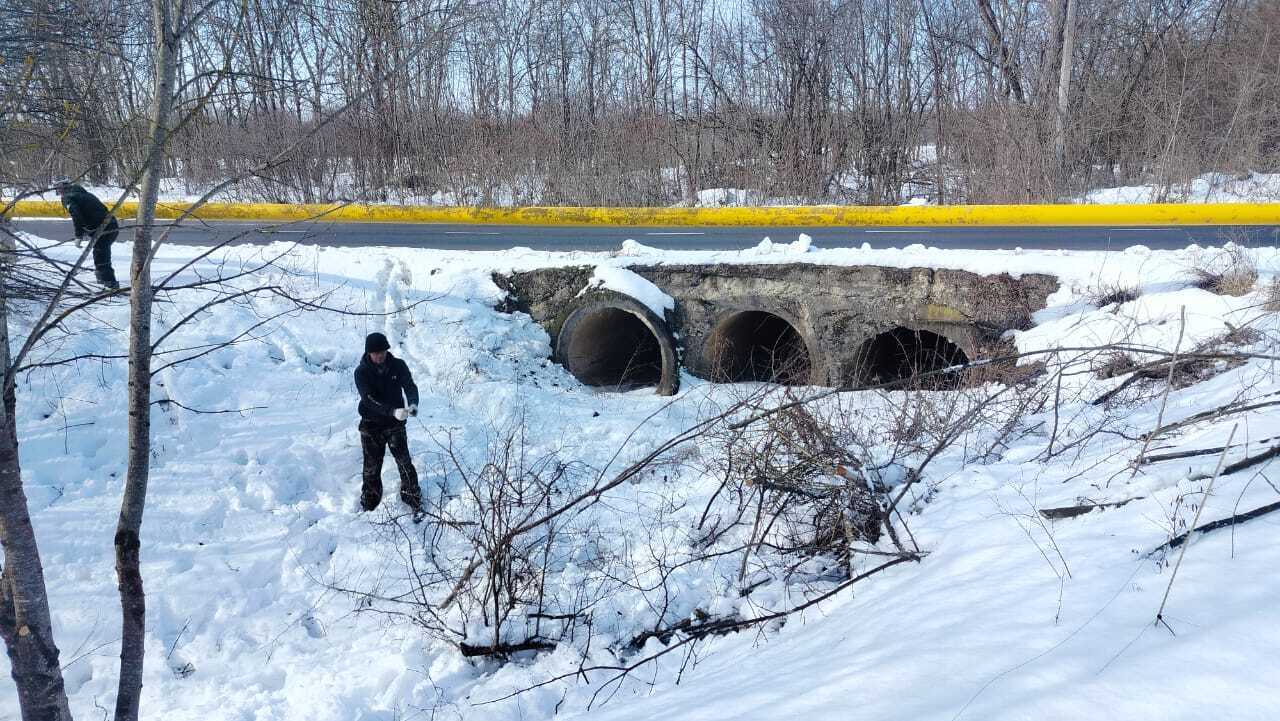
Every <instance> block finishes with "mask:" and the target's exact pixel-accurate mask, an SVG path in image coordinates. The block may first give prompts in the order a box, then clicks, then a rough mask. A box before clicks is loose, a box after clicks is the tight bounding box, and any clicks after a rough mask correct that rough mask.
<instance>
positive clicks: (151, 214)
mask: <svg viewBox="0 0 1280 721" xmlns="http://www.w3.org/2000/svg"><path fill="white" fill-rule="evenodd" d="M151 10H152V22H153V26H154V27H153V30H154V33H155V43H156V47H155V52H156V55H155V58H156V60H155V97H154V99H153V100H152V106H151V127H150V135H151V137H150V139H149V146H148V148H147V158H146V165H145V169H144V172H143V176H142V187H141V191H140V194H139V199H138V221H137V222H138V229H137V231H136V233H135V237H134V243H133V259H132V262H131V264H130V268H129V288H130V292H129V405H128V408H129V451H128V458H129V467H128V470H127V472H126V474H125V483H124V498H123V499H122V500H121V503H120V519H119V522H118V523H117V525H116V536H115V550H116V578H117V581H118V583H119V588H120V610H121V614H122V618H123V623H122V628H121V639H120V684H119V691H118V693H117V695H116V715H115V719H116V721H137V718H138V705H139V699H140V697H141V695H142V670H143V661H144V651H145V648H146V609H147V605H146V596H145V594H144V592H143V588H142V571H141V559H140V549H141V540H140V539H141V532H142V512H143V509H144V507H145V505H146V499H147V482H148V480H149V478H150V470H151V469H150V456H151V303H152V296H153V294H154V290H153V289H152V287H151V259H152V257H153V255H154V248H153V247H152V245H153V243H152V235H153V230H154V226H155V217H156V197H157V195H158V194H159V189H160V180H161V177H162V175H163V173H164V157H165V146H166V144H167V143H168V140H169V122H170V116H171V115H172V114H173V88H174V80H175V77H176V75H177V60H178V40H179V39H178V36H177V29H176V25H175V23H176V22H177V21H178V18H174V17H172V10H171V7H170V5H169V0H152V6H151Z"/></svg>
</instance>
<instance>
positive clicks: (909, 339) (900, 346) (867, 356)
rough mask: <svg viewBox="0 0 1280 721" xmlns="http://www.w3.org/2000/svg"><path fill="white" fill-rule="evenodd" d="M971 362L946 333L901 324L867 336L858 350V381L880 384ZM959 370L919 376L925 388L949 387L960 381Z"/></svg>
mask: <svg viewBox="0 0 1280 721" xmlns="http://www.w3.org/2000/svg"><path fill="white" fill-rule="evenodd" d="M968 362H969V356H968V355H967V354H966V353H965V352H964V350H963V349H962V348H961V347H960V346H959V345H956V344H955V343H953V342H951V341H950V340H949V339H948V338H947V337H946V336H943V335H940V334H938V333H934V332H933V331H929V330H916V329H912V328H906V327H903V326H898V327H897V328H894V329H893V330H889V331H885V332H884V333H880V334H879V335H876V336H873V337H871V338H869V339H868V340H866V341H865V342H864V343H863V344H862V347H861V348H860V349H859V350H858V365H857V368H856V371H855V375H856V378H855V379H854V381H855V384H858V385H877V384H880V383H889V382H892V381H898V380H903V379H906V378H911V377H913V376H917V375H920V374H922V373H931V372H934V371H940V370H943V369H945V368H950V367H951V366H955V365H960V364H963V363H968ZM960 380H961V379H960V376H959V374H956V373H945V374H938V375H932V376H929V377H928V378H922V379H920V382H919V385H920V386H921V387H925V388H933V389H948V388H955V387H956V386H958V385H959V384H960Z"/></svg>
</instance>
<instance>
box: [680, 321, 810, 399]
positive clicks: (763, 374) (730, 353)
mask: <svg viewBox="0 0 1280 721" xmlns="http://www.w3.org/2000/svg"><path fill="white" fill-rule="evenodd" d="M704 355H705V357H706V358H707V360H708V361H709V363H710V365H711V369H712V380H716V381H721V382H729V383H736V382H742V381H762V382H771V383H781V384H783V385H803V384H806V383H809V382H811V375H812V367H813V363H812V360H811V359H810V356H809V346H808V345H807V344H806V343H805V341H804V338H803V337H802V336H801V334H800V331H798V330H797V329H796V327H795V326H794V325H793V324H792V323H791V322H789V321H787V320H786V319H785V318H783V317H782V316H779V315H777V314H775V313H770V312H768V311H763V310H748V311H740V312H738V313H734V314H732V315H730V316H727V317H725V318H723V319H721V321H720V322H719V323H718V324H717V325H716V327H715V330H713V331H712V332H711V337H710V338H709V339H708V340H707V347H706V352H705V354H704Z"/></svg>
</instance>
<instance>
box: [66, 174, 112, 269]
mask: <svg viewBox="0 0 1280 721" xmlns="http://www.w3.org/2000/svg"><path fill="white" fill-rule="evenodd" d="M53 187H54V189H55V190H57V191H58V195H59V196H60V197H61V198H62V207H64V208H66V209H67V214H68V215H70V216H71V222H72V223H74V224H75V226H76V240H80V239H81V238H83V237H84V236H86V235H88V236H89V242H90V243H92V244H93V245H92V247H93V267H94V273H95V274H96V275H97V277H98V282H99V283H101V284H102V286H103V287H104V288H108V289H111V290H114V289H116V288H119V287H120V284H119V283H117V282H116V272H115V270H114V269H112V267H111V244H112V243H114V242H116V236H117V235H119V233H120V225H119V224H118V223H116V219H115V218H114V217H113V216H112V215H111V214H110V213H109V212H108V211H107V206H105V205H103V204H102V201H101V200H98V198H97V196H95V195H94V194H93V193H90V192H89V191H87V190H85V189H84V188H82V187H80V186H79V185H76V184H75V183H72V182H71V181H70V180H67V179H66V178H59V179H58V180H55V181H54V182H53Z"/></svg>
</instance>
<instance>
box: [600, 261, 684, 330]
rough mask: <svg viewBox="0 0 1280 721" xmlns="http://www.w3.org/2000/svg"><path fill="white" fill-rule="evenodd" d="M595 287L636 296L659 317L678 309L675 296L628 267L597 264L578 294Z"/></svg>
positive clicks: (636, 298)
mask: <svg viewBox="0 0 1280 721" xmlns="http://www.w3.org/2000/svg"><path fill="white" fill-rule="evenodd" d="M593 288H603V289H605V290H611V291H613V292H615V293H621V294H622V295H625V296H628V297H630V298H634V299H635V300H637V301H639V302H640V303H641V304H643V305H644V306H645V307H646V308H648V309H649V310H650V311H653V314H654V315H656V316H658V317H659V318H666V317H667V316H666V314H667V311H672V310H675V309H676V301H675V299H674V298H672V297H671V296H669V295H667V294H666V293H664V292H662V289H661V288H659V287H658V286H656V285H654V284H653V283H651V282H649V281H648V280H646V279H644V278H642V277H640V276H639V275H637V274H635V273H633V272H632V271H629V270H627V269H626V268H618V267H616V266H608V265H597V266H596V269H595V271H594V272H592V274H591V280H589V281H587V285H586V287H585V288H583V289H582V290H581V291H579V292H578V295H579V296H581V295H582V294H584V293H586V292H587V291H589V290H591V289H593Z"/></svg>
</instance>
